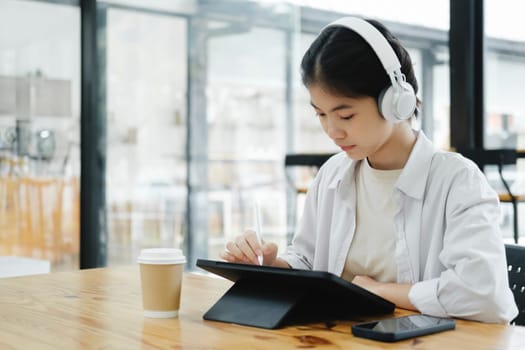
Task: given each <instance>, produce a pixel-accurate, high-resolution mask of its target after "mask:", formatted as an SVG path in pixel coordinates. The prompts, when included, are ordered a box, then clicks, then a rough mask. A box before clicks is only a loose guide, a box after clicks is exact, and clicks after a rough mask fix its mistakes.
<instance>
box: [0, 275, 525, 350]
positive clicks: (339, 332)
mask: <svg viewBox="0 0 525 350" xmlns="http://www.w3.org/2000/svg"><path fill="white" fill-rule="evenodd" d="M230 286H231V282H229V281H226V280H223V279H218V278H215V277H209V276H203V275H197V274H185V276H184V281H183V290H182V303H181V310H180V316H179V317H178V318H174V319H149V318H145V317H144V316H143V310H142V304H141V303H142V301H141V291H140V277H139V269H138V266H126V267H114V268H105V269H91V270H82V271H73V272H58V273H52V274H49V275H39V276H26V277H15V278H4V279H0V349H24V350H33V349H230V350H231V349H242V350H245V349H272V350H273V349H365V350H366V349H386V348H393V349H463V350H467V349H516V350H518V349H520V350H522V349H525V327H513V326H506V325H494V324H483V323H478V322H469V321H463V320H458V321H457V328H456V330H455V331H448V332H444V333H439V334H434V335H429V336H424V337H419V338H415V339H410V340H405V341H401V342H397V343H381V342H375V341H371V340H367V339H362V338H356V337H353V336H352V334H351V331H350V325H351V324H352V323H353V322H350V321H338V322H332V323H328V324H324V323H320V324H310V325H299V326H289V327H286V328H282V329H277V330H265V329H258V328H253V327H245V326H238V325H232V324H226V323H221V322H211V321H204V320H203V319H202V315H203V314H204V313H205V312H206V311H207V310H208V309H209V308H210V307H211V306H212V305H213V304H214V303H215V302H216V301H217V300H218V299H219V298H220V296H221V295H222V294H223V293H224V292H225V291H226V290H227V289H228V288H229V287H230ZM405 314H407V312H406V311H403V310H396V313H395V315H396V316H401V315H405ZM359 321H362V320H359Z"/></svg>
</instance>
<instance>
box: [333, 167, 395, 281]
mask: <svg viewBox="0 0 525 350" xmlns="http://www.w3.org/2000/svg"><path fill="white" fill-rule="evenodd" d="M401 171H402V169H398V170H378V169H374V168H372V167H371V166H370V164H369V163H368V161H367V160H363V161H362V162H361V163H360V166H359V169H358V170H357V176H356V178H355V181H356V225H355V233H354V239H353V240H352V244H351V245H350V249H349V251H348V256H347V257H346V262H345V267H344V269H343V274H342V277H343V278H344V279H345V280H347V281H352V279H353V278H354V277H355V276H356V275H366V276H370V277H372V278H374V279H375V280H376V281H379V282H396V280H397V264H396V257H395V251H396V239H395V237H396V232H395V229H394V215H395V214H396V207H395V205H394V203H393V201H392V191H393V189H394V184H395V183H396V181H397V179H398V178H399V175H400V174H401Z"/></svg>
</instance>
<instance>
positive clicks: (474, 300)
mask: <svg viewBox="0 0 525 350" xmlns="http://www.w3.org/2000/svg"><path fill="white" fill-rule="evenodd" d="M358 163H359V162H354V161H352V160H351V159H350V158H349V157H348V156H347V155H346V154H345V153H339V154H337V155H335V156H333V157H332V158H330V159H329V160H328V161H327V162H326V163H325V164H324V165H323V167H321V169H320V170H319V173H318V174H317V176H316V178H315V179H314V181H313V182H312V185H311V186H310V188H309V190H308V194H307V196H306V200H305V206H304V212H303V216H302V218H301V221H300V223H299V225H298V228H297V232H296V234H295V236H294V239H293V241H292V244H291V246H290V247H288V249H287V251H286V252H285V253H284V254H283V255H282V256H281V258H283V259H284V260H285V261H287V262H288V263H289V264H290V265H291V266H292V267H294V268H300V269H313V270H320V271H328V272H331V273H333V274H336V275H338V276H340V275H341V273H342V271H343V267H344V263H345V260H346V255H347V252H348V249H349V247H350V244H351V242H352V239H353V235H354V230H355V197H356V195H355V167H356V164H358ZM393 200H394V203H395V205H396V206H397V208H398V210H397V213H396V215H395V217H394V227H395V231H396V247H395V256H396V264H397V282H398V283H410V284H413V286H412V288H411V290H410V293H409V299H410V301H411V302H412V304H413V305H414V306H415V307H416V308H417V309H418V310H419V311H420V312H422V313H425V314H429V315H435V316H444V317H446V316H452V317H461V318H466V319H472V320H478V321H484V322H508V321H510V320H512V319H513V318H514V317H515V316H516V315H517V307H516V304H515V302H514V297H513V295H512V293H511V291H510V289H509V287H508V275H507V269H506V259H505V250H504V245H503V242H502V239H501V232H500V229H499V218H500V217H499V215H500V208H499V202H498V197H497V194H496V193H495V192H494V190H493V189H492V188H491V187H490V186H489V184H488V183H487V181H486V178H485V176H484V175H483V173H481V171H480V170H479V169H478V167H477V166H476V165H475V164H474V163H473V162H471V161H469V160H467V159H465V158H464V157H462V156H461V155H459V154H456V153H450V152H443V151H439V150H436V149H435V148H434V146H433V145H432V143H431V142H430V141H429V140H428V139H427V138H426V137H425V135H424V134H423V132H421V131H420V132H419V135H418V139H417V141H416V144H415V145H414V148H413V150H412V152H411V154H410V157H409V159H408V161H407V163H406V164H405V167H404V169H403V171H402V172H401V175H400V176H399V179H398V181H397V183H396V185H395V188H394V192H393Z"/></svg>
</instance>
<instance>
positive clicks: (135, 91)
mask: <svg viewBox="0 0 525 350" xmlns="http://www.w3.org/2000/svg"><path fill="white" fill-rule="evenodd" d="M482 3H483V5H484V16H483V25H484V38H485V39H484V42H485V46H484V66H483V73H484V75H483V76H484V80H483V91H484V102H483V103H484V113H483V115H481V116H480V118H481V120H482V121H483V124H482V125H483V131H482V132H483V135H484V139H483V140H484V141H483V143H484V144H483V147H484V148H486V149H493V148H511V149H524V148H525V106H524V104H523V98H524V97H525V95H524V93H523V91H524V90H525V89H524V88H525V85H524V81H525V31H524V30H523V28H522V26H521V25H519V24H520V23H521V22H520V21H521V18H518V16H520V15H521V14H523V12H524V10H525V5H523V4H522V2H521V1H518V0H515V1H512V0H485V1H483V2H482ZM450 13H451V8H450V2H449V1H445V0H431V1H424V2H422V1H416V0H402V1H401V0H398V1H388V0H370V1H277V0H276V1H263V0H260V1H233V0H231V1H226V0H216V1H211V0H210V1H206V0H180V1H176V0H170V1H168V0H165V1H163V0H151V1H146V0H142V1H141V0H118V1H117V0H110V1H66V0H49V1H45V0H42V1H26V0H0V256H21V257H31V258H35V259H42V260H47V261H49V262H50V263H51V269H52V270H54V271H58V270H67V269H78V268H79V267H82V268H84V267H94V266H106V265H117V264H129V263H133V262H134V261H135V259H136V256H137V254H138V251H139V250H140V249H141V248H145V247H157V246H166V247H178V248H182V249H183V250H184V252H185V254H186V255H187V256H188V257H189V260H190V262H193V261H194V260H195V259H196V258H200V257H209V258H212V259H217V258H218V253H219V252H220V251H221V250H222V249H223V247H224V244H225V242H226V241H227V240H229V239H231V238H232V237H234V236H236V235H238V234H240V233H242V232H243V230H244V229H245V228H247V227H250V226H251V225H252V222H253V218H252V213H253V210H252V207H253V204H254V203H255V202H258V203H259V206H260V210H261V214H262V225H263V236H264V237H265V239H266V240H273V241H276V242H277V243H278V244H279V245H280V246H281V248H284V246H285V245H286V244H287V242H289V240H290V237H291V235H292V234H293V230H294V227H295V222H296V220H297V219H298V217H299V216H300V211H301V205H302V200H303V199H304V196H303V195H301V194H298V193H297V189H300V188H305V187H307V186H308V183H309V181H310V180H311V178H312V176H314V175H315V171H316V168H315V167H308V166H307V167H300V168H293V169H291V168H290V169H288V168H286V167H285V166H284V159H285V156H286V155H287V154H297V153H332V152H337V151H338V150H337V149H336V148H334V145H333V144H332V143H331V142H330V141H329V140H328V139H327V138H326V137H325V136H324V135H323V133H322V130H321V128H320V126H319V125H318V121H317V119H316V118H315V116H314V112H313V110H312V108H311V107H310V104H309V98H308V95H307V92H306V90H305V89H304V87H303V86H302V85H301V83H300V77H299V63H300V60H301V57H302V54H303V53H304V51H305V50H306V48H307V47H308V46H309V44H310V43H311V42H312V40H313V39H314V38H315V36H316V35H317V33H318V32H319V30H320V29H321V28H322V27H323V26H324V25H326V24H327V23H329V22H330V21H332V20H334V19H336V18H338V17H341V16H343V15H357V16H363V17H367V18H374V19H378V20H380V21H382V22H383V23H385V24H386V26H387V27H388V28H389V29H391V30H392V31H393V32H394V34H396V35H397V36H398V37H399V38H400V39H401V41H402V43H403V44H404V45H405V46H406V47H408V49H409V52H410V54H411V57H412V60H413V62H414V65H415V69H416V76H417V78H418V81H419V83H420V91H419V93H418V95H419V97H420V98H421V99H422V100H423V108H422V113H421V117H420V118H419V119H418V121H417V122H416V123H415V125H414V127H415V128H422V129H423V130H424V131H425V133H426V134H427V136H429V137H430V138H431V139H432V140H433V141H434V143H435V144H436V146H438V147H440V148H443V149H450V148H451V147H452V146H453V145H452V144H451V130H454V119H453V118H451V113H450V110H451V102H450V101H451V95H450V90H451V87H450V86H451V81H450V77H451V72H450V59H449V25H450ZM451 120H452V121H451ZM524 171H525V164H524V162H523V161H522V160H519V161H518V162H517V164H515V165H513V166H510V167H508V168H506V170H505V174H506V176H507V178H508V179H509V183H510V184H511V187H512V188H513V190H514V191H516V192H520V191H521V193H525V184H524V183H523V181H524V176H525V175H524ZM486 174H487V177H488V178H489V181H490V182H491V184H492V185H493V186H494V187H495V188H496V189H498V190H501V189H502V188H503V187H502V184H501V183H500V182H499V177H498V174H497V172H496V170H495V169H487V171H486ZM81 175H82V177H81ZM81 189H82V190H81ZM81 193H82V195H81ZM524 206H525V204H524V205H521V207H520V206H518V208H519V214H518V217H519V218H525V214H524V212H525V209H524V208H523V207H524ZM81 214H82V215H81ZM512 216H513V211H512V206H511V205H510V204H504V205H503V216H502V222H501V227H502V230H503V234H504V237H505V238H506V239H509V240H511V238H512V236H513V232H512V230H513V226H512ZM81 218H82V220H81ZM522 223H523V224H522V225H521V227H520V228H519V230H520V232H521V233H522V235H523V232H524V231H525V221H523V220H522ZM81 232H82V233H81ZM188 267H189V268H190V269H191V268H193V266H192V265H191V263H190V264H189V266H188Z"/></svg>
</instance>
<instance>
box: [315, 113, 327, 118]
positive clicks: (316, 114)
mask: <svg viewBox="0 0 525 350" xmlns="http://www.w3.org/2000/svg"><path fill="white" fill-rule="evenodd" d="M325 115H326V114H324V113H315V116H316V117H318V118H322V117H324V116H325Z"/></svg>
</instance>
